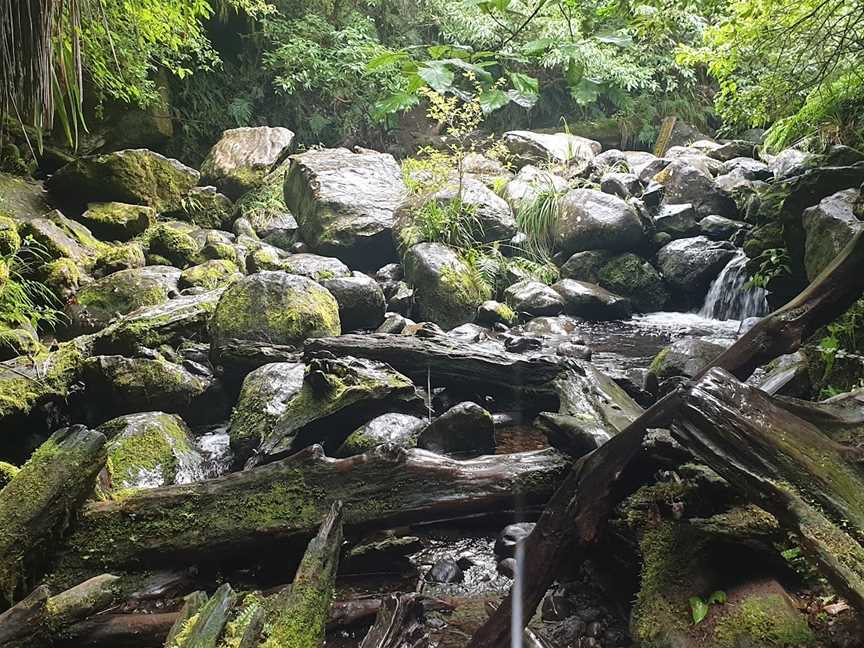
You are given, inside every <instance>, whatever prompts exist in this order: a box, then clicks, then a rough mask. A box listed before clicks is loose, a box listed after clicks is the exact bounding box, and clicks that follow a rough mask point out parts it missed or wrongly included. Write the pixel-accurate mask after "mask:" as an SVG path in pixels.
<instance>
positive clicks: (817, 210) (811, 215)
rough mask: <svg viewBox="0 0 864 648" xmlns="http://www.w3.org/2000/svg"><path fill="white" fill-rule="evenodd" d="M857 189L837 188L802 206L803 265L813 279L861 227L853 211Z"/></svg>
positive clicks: (861, 224) (809, 278)
mask: <svg viewBox="0 0 864 648" xmlns="http://www.w3.org/2000/svg"><path fill="white" fill-rule="evenodd" d="M860 193H861V192H860V191H858V190H857V189H846V190H845V191H839V192H837V193H835V194H832V195H831V196H828V197H827V198H823V199H822V200H820V201H819V204H818V205H814V206H813V207H809V208H808V209H805V210H804V214H803V215H802V219H803V224H804V235H805V241H804V268H805V270H806V271H807V279H808V280H810V281H812V280H813V279H815V278H816V276H817V275H818V274H819V273H820V272H822V270H824V269H825V267H826V266H827V265H828V264H829V263H831V261H833V260H834V257H836V256H837V253H838V252H840V250H842V249H843V248H844V247H846V244H847V243H848V242H849V241H850V240H851V239H852V237H853V236H855V234H856V233H857V232H859V231H860V230H861V228H862V227H864V223H862V222H861V221H860V220H858V218H856V216H855V213H854V212H853V207H854V205H855V201H856V200H857V199H858V197H859V195H860Z"/></svg>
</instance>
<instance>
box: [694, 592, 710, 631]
mask: <svg viewBox="0 0 864 648" xmlns="http://www.w3.org/2000/svg"><path fill="white" fill-rule="evenodd" d="M690 612H691V613H692V614H693V625H699V624H700V623H702V621H703V620H704V619H705V617H706V616H708V604H707V603H706V602H705V601H703V600H702V599H701V598H699V597H698V596H691V597H690Z"/></svg>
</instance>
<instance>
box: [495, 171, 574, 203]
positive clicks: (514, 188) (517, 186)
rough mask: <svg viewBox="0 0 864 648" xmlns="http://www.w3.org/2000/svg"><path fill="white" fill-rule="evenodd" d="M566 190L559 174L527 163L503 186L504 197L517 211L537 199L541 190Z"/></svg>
mask: <svg viewBox="0 0 864 648" xmlns="http://www.w3.org/2000/svg"><path fill="white" fill-rule="evenodd" d="M566 190H567V181H566V180H565V179H564V178H562V177H561V176H559V175H555V174H554V173H550V172H549V171H543V170H541V169H538V168H537V167H536V166H533V165H530V164H529V165H527V166H524V167H522V168H521V169H519V173H517V174H516V177H514V178H513V179H512V180H511V181H510V182H508V183H507V186H506V187H505V188H504V199H505V200H506V201H507V202H508V203H510V205H511V206H512V207H513V209H514V210H516V211H517V212H518V211H519V208H520V207H522V206H523V205H526V204H528V203H530V202H532V201H534V200H536V199H537V196H539V195H540V193H541V192H555V193H560V192H563V191H566Z"/></svg>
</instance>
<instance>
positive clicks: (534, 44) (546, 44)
mask: <svg viewBox="0 0 864 648" xmlns="http://www.w3.org/2000/svg"><path fill="white" fill-rule="evenodd" d="M554 42H555V41H554V40H552V39H551V38H538V39H537V40H532V41H528V42H527V43H525V46H524V47H523V48H522V51H523V52H524V53H525V54H527V55H528V56H537V55H538V54H542V53H543V52H545V51H546V50H548V49H549V48H550V47H551V46H552V44H553V43H554Z"/></svg>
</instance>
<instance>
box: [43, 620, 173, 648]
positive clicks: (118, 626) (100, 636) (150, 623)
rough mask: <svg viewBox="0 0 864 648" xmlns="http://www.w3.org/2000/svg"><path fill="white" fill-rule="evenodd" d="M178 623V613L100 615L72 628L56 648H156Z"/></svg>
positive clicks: (60, 638)
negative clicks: (59, 647) (120, 647)
mask: <svg viewBox="0 0 864 648" xmlns="http://www.w3.org/2000/svg"><path fill="white" fill-rule="evenodd" d="M176 621H177V613H176V612H161V613H158V614H99V615H97V616H92V617H90V618H88V619H85V620H84V621H81V622H79V623H76V624H75V625H73V626H71V627H70V628H68V630H67V631H66V632H64V633H63V635H62V636H61V637H55V645H56V646H62V647H63V648H117V647H118V646H122V647H123V648H139V647H140V648H154V646H160V645H162V642H163V641H164V640H165V636H166V635H167V634H168V632H169V631H170V630H171V627H172V625H174V623H175V622H176Z"/></svg>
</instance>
